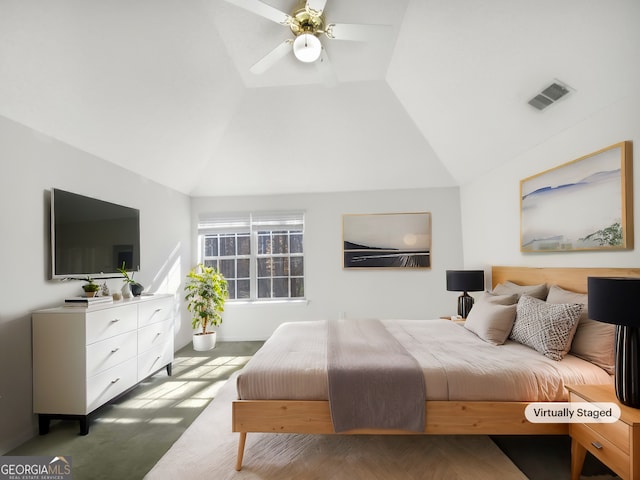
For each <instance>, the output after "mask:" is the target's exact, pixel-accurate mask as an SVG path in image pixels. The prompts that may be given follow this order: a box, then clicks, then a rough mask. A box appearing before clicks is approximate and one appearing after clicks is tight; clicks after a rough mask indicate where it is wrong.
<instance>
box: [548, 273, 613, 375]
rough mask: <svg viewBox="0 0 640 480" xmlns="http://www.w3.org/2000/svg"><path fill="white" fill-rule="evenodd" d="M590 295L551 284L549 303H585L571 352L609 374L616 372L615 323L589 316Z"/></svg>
mask: <svg viewBox="0 0 640 480" xmlns="http://www.w3.org/2000/svg"><path fill="white" fill-rule="evenodd" d="M587 300H588V296H587V294H586V293H577V292H571V291H569V290H565V289H563V288H560V287H559V286H557V285H553V286H551V288H550V289H549V295H548V296H547V303H580V304H582V305H583V308H582V314H581V315H580V321H579V322H578V327H577V330H576V333H575V336H574V337H573V341H572V342H571V351H570V353H571V354H573V355H575V356H576V357H580V358H582V359H583V360H586V361H587V362H591V363H593V364H594V365H597V366H599V367H600V368H602V369H603V370H605V371H606V372H607V373H609V374H613V372H614V354H613V345H614V339H615V329H616V327H615V325H611V324H609V323H602V322H598V321H596V320H592V319H590V318H588V316H587V311H588V302H587Z"/></svg>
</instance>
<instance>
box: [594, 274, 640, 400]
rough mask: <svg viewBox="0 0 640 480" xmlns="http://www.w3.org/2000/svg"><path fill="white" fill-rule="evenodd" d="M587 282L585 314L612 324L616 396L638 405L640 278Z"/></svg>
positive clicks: (595, 279) (639, 380)
mask: <svg viewBox="0 0 640 480" xmlns="http://www.w3.org/2000/svg"><path fill="white" fill-rule="evenodd" d="M587 282H588V290H587V291H588V303H589V318H592V319H593V320H598V321H599V322H604V323H613V324H615V325H616V336H615V344H614V353H615V372H614V379H615V386H616V396H617V397H618V400H620V402H621V403H623V404H624V405H627V406H629V407H633V408H640V312H638V308H637V298H638V295H639V294H640V278H606V277H589V278H588V280H587Z"/></svg>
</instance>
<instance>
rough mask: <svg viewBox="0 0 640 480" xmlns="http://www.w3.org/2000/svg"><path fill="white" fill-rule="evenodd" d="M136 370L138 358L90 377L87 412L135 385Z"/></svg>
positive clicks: (88, 381)
mask: <svg viewBox="0 0 640 480" xmlns="http://www.w3.org/2000/svg"><path fill="white" fill-rule="evenodd" d="M136 372H137V359H136V358H132V359H131V360H127V361H126V362H124V363H121V364H119V365H116V366H115V367H111V368H110V369H108V370H105V371H104V372H102V373H99V374H97V375H94V376H93V377H91V378H89V379H88V380H87V411H86V412H85V414H87V413H90V412H92V411H93V410H95V409H96V408H98V407H99V406H100V405H103V404H104V403H106V402H108V401H109V400H111V399H112V398H113V397H115V396H117V395H120V394H121V393H122V392H124V391H125V390H127V389H128V388H130V387H132V386H134V385H135V384H136V383H137V381H138V379H137V377H136Z"/></svg>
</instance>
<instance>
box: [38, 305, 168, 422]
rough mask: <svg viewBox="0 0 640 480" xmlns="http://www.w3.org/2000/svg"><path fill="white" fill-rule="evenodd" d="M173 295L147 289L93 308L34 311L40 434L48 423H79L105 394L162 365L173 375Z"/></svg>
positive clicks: (124, 387)
mask: <svg viewBox="0 0 640 480" xmlns="http://www.w3.org/2000/svg"><path fill="white" fill-rule="evenodd" d="M174 307H175V301H174V297H173V296H172V295H150V296H142V297H136V298H133V299H131V300H122V301H120V302H114V303H112V304H111V303H109V304H102V305H95V306H91V307H76V306H71V307H68V306H65V307H57V308H50V309H47V310H39V311H37V312H34V313H33V314H32V327H33V328H32V330H33V333H32V345H33V411H34V412H35V413H37V414H38V417H39V427H40V434H41V435H44V434H46V433H47V432H48V431H49V421H50V420H51V419H53V418H63V419H64V418H66V419H73V420H79V421H80V433H81V434H82V435H86V434H87V433H88V432H89V422H88V416H89V414H90V413H91V412H93V411H94V410H95V409H97V408H98V407H100V406H102V405H104V404H105V403H107V402H108V401H109V400H111V399H113V398H114V397H116V396H118V395H120V394H121V393H123V392H125V391H127V390H129V389H130V388H132V387H133V386H135V385H136V384H138V383H139V382H140V381H142V380H144V379H145V378H147V377H148V376H150V375H153V374H154V373H156V372H157V371H159V370H161V369H163V368H166V369H167V374H169V375H171V362H172V361H173V324H174Z"/></svg>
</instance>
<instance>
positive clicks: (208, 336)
mask: <svg viewBox="0 0 640 480" xmlns="http://www.w3.org/2000/svg"><path fill="white" fill-rule="evenodd" d="M187 279H188V283H187V284H186V285H185V287H184V289H185V291H186V292H187V295H186V296H185V297H184V298H185V300H186V301H187V309H188V310H189V311H190V312H191V313H192V314H193V321H192V325H193V329H194V330H196V329H199V330H200V331H198V332H194V334H193V348H194V349H195V350H197V351H206V350H211V349H212V348H215V346H216V332H215V331H209V330H207V328H208V327H209V325H212V326H218V325H220V324H221V323H222V315H221V314H222V312H224V302H225V301H226V299H227V297H228V295H229V293H228V290H227V280H226V279H225V278H224V276H223V275H222V274H221V273H220V272H219V271H218V270H216V269H215V268H213V267H207V266H205V265H202V264H199V265H198V266H197V267H195V268H193V269H191V271H190V272H189V273H188V274H187Z"/></svg>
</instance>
